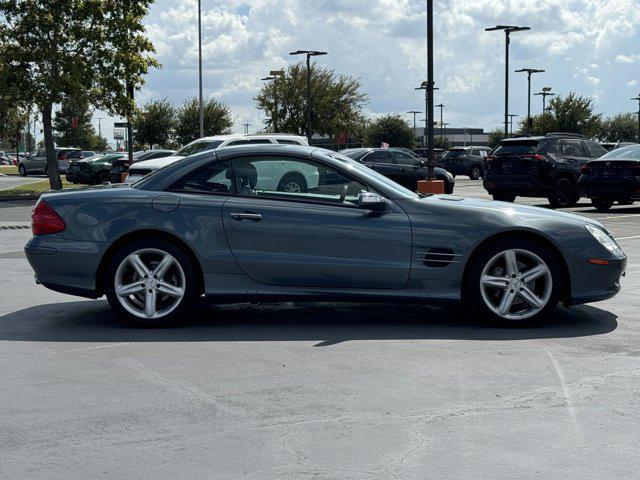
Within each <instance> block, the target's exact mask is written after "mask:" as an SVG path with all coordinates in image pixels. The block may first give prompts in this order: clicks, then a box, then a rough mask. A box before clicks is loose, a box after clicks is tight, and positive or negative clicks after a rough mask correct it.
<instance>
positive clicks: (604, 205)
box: [591, 198, 613, 212]
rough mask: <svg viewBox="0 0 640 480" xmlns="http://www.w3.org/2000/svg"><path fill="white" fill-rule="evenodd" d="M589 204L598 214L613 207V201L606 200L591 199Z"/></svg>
mask: <svg viewBox="0 0 640 480" xmlns="http://www.w3.org/2000/svg"><path fill="white" fill-rule="evenodd" d="M591 204H592V205H593V206H594V207H595V208H596V210H598V211H599V212H606V211H607V210H609V209H610V208H611V207H612V205H613V200H608V199H606V198H592V199H591Z"/></svg>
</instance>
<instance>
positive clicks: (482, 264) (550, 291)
mask: <svg viewBox="0 0 640 480" xmlns="http://www.w3.org/2000/svg"><path fill="white" fill-rule="evenodd" d="M507 252H513V254H514V255H515V257H514V258H515V265H516V266H517V268H516V270H517V272H516V273H515V275H516V277H512V275H513V274H511V275H510V274H509V273H508V270H509V268H508V267H507V263H506V258H507V255H510V254H508V253H507ZM470 262H471V264H470V268H469V271H468V274H467V275H466V277H465V284H464V291H463V300H464V302H465V303H466V304H467V308H471V309H472V310H474V311H475V312H477V313H479V314H480V315H481V316H482V317H483V318H485V319H487V320H488V321H490V322H491V323H494V324H497V325H500V326H509V327H519V326H525V325H533V324H536V323H537V322H539V321H540V320H542V319H544V318H545V317H547V316H548V315H549V313H550V312H552V311H553V309H554V308H555V307H556V305H557V304H558V300H559V298H560V293H561V292H562V274H561V271H560V267H559V265H558V263H557V261H556V260H555V258H554V257H553V255H552V254H551V252H550V251H548V250H547V249H546V248H545V247H543V246H541V245H539V244H538V243H536V242H533V241H530V240H527V239H525V238H522V239H502V240H498V241H497V242H494V243H493V244H491V245H489V246H487V247H486V248H484V249H483V250H481V251H480V252H479V253H478V254H477V255H475V256H474V258H472V259H471V260H470ZM512 264H513V263H512ZM534 266H537V267H540V266H544V267H545V268H544V269H542V268H541V269H540V270H539V272H540V276H538V277H537V278H534V279H533V280H532V281H530V282H526V281H525V280H524V278H523V277H520V276H519V275H521V274H523V273H526V272H527V271H529V272H532V273H533V271H532V270H531V269H532V268H534ZM482 279H484V280H482ZM503 281H504V286H502V282H503ZM507 283H508V284H509V285H507ZM498 285H499V286H498ZM525 290H526V291H525ZM521 292H522V293H521ZM531 294H533V296H534V297H535V299H534V298H533V297H531V296H529V298H530V299H531V300H526V296H528V295H531ZM505 295H508V297H505ZM509 299H511V301H512V303H511V304H510V307H509V309H508V310H506V314H505V313H502V314H501V313H500V310H501V307H502V306H503V302H505V301H506V300H509ZM532 300H536V305H537V306H536V307H534V306H533V303H530V302H531V301H532ZM506 305H507V304H506V302H505V303H504V306H506Z"/></svg>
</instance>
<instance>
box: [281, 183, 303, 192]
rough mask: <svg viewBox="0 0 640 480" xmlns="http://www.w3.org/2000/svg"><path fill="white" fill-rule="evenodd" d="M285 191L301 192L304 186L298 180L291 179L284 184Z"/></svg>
mask: <svg viewBox="0 0 640 480" xmlns="http://www.w3.org/2000/svg"><path fill="white" fill-rule="evenodd" d="M284 191H285V192H290V193H301V192H302V187H300V184H299V183H298V182H296V181H290V182H287V183H285V184H284Z"/></svg>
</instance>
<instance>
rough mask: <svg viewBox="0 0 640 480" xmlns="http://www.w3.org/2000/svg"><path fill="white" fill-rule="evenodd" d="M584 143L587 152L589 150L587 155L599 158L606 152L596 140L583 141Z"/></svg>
mask: <svg viewBox="0 0 640 480" xmlns="http://www.w3.org/2000/svg"><path fill="white" fill-rule="evenodd" d="M584 145H585V146H586V147H587V152H589V156H590V157H591V158H600V157H601V156H602V155H604V154H605V153H607V151H606V150H605V149H604V148H602V147H601V146H600V145H598V144H597V143H596V142H588V141H585V142H584Z"/></svg>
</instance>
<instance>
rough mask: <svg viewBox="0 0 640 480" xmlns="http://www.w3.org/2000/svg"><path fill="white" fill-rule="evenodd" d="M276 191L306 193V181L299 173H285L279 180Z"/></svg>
mask: <svg viewBox="0 0 640 480" xmlns="http://www.w3.org/2000/svg"><path fill="white" fill-rule="evenodd" d="M278 191H279V192H291V193H304V192H306V191H307V181H306V179H305V178H304V177H303V176H302V175H300V174H299V173H287V174H286V175H284V176H283V177H282V178H281V179H280V182H279V183H278Z"/></svg>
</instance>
